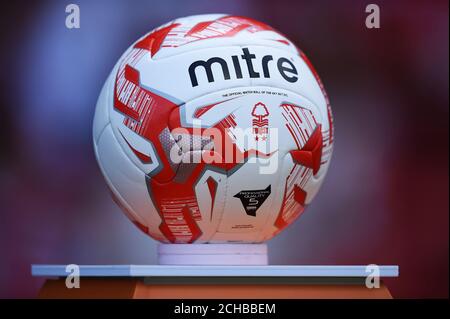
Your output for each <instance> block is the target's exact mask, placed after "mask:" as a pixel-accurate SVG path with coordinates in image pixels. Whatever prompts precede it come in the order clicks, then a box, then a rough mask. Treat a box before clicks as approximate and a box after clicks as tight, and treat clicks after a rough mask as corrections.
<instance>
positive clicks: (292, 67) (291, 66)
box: [277, 58, 298, 83]
mask: <svg viewBox="0 0 450 319" xmlns="http://www.w3.org/2000/svg"><path fill="white" fill-rule="evenodd" d="M283 63H287V64H289V67H286V66H283ZM277 67H278V71H280V74H281V76H282V77H283V78H284V79H285V80H286V81H288V82H291V83H293V82H296V81H297V80H298V77H297V76H296V75H298V73H297V69H296V68H295V65H294V64H293V63H292V62H291V61H289V60H288V59H286V58H279V59H278V62H277ZM286 72H288V73H292V74H295V75H292V76H288V75H286Z"/></svg>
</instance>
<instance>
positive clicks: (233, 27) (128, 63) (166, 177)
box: [93, 15, 333, 243]
mask: <svg viewBox="0 0 450 319" xmlns="http://www.w3.org/2000/svg"><path fill="white" fill-rule="evenodd" d="M93 134H94V147H95V154H96V156H97V160H98V162H99V165H100V168H101V170H102V172H103V175H104V177H105V179H106V182H107V184H108V186H109V188H110V189H111V192H112V194H113V197H114V198H115V200H116V202H117V203H118V204H119V205H120V206H121V207H122V209H123V210H124V212H125V213H126V214H127V216H128V217H129V218H130V219H131V220H132V221H133V222H134V223H135V224H136V225H137V226H138V227H139V228H140V229H141V230H142V231H144V232H145V233H146V234H148V235H150V236H151V237H153V238H154V239H156V240H159V241H161V242H171V243H194V242H195V243H207V242H210V243H221V242H241V243H258V242H263V241H265V240H268V239H270V238H272V237H273V236H275V235H276V234H277V233H278V232H280V231H281V230H283V229H284V228H285V227H286V226H287V225H289V224H291V223H292V222H293V221H294V220H295V219H296V218H297V217H298V216H300V215H301V214H302V212H303V210H304V208H305V207H306V205H308V204H309V203H310V202H311V200H312V199H313V198H314V196H315V195H316V193H317V191H318V189H319V187H320V185H321V183H322V181H323V180H324V177H325V174H326V172H327V168H328V165H329V161H330V157H331V152H332V142H333V126H332V116H331V109H330V105H329V102H328V98H327V96H326V93H325V91H324V89H323V86H322V83H321V82H320V79H319V77H318V76H317V74H316V73H315V71H314V69H313V67H312V65H311V64H310V63H309V61H308V60H307V58H306V57H305V55H304V54H303V53H302V52H301V51H300V50H299V49H298V48H297V47H296V46H295V45H294V44H293V43H292V42H291V41H290V40H289V39H287V38H286V37H284V36H283V35H282V34H280V33H279V32H278V31H276V30H274V29H273V28H271V27H270V26H268V25H266V24H263V23H261V22H258V21H255V20H253V19H249V18H245V17H238V16H229V15H199V16H191V17H186V18H181V19H177V20H174V21H172V22H170V23H168V24H166V25H164V26H161V27H160V28H158V29H155V30H153V31H151V32H150V33H148V34H147V35H145V36H144V37H142V38H141V39H139V40H138V41H137V42H136V43H134V44H133V45H132V46H131V47H130V48H128V50H127V51H126V52H125V53H124V54H123V56H122V57H121V58H120V60H119V62H118V63H117V65H116V66H115V67H114V69H113V70H112V72H111V74H110V76H109V77H108V79H107V81H106V83H105V85H104V87H103V89H102V91H101V93H100V97H99V99H98V102H97V107H96V112H95V119H94V130H93Z"/></svg>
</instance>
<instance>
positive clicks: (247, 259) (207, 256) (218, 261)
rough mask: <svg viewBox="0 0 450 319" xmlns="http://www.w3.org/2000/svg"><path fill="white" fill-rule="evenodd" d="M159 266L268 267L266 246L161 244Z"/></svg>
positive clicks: (159, 247)
mask: <svg viewBox="0 0 450 319" xmlns="http://www.w3.org/2000/svg"><path fill="white" fill-rule="evenodd" d="M158 264H159V265H203V266H205V265H222V266H223V265H241V266H242V265H259V266H263V265H267V264H268V257H267V245H266V244H159V245H158Z"/></svg>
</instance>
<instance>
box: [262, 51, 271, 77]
mask: <svg viewBox="0 0 450 319" xmlns="http://www.w3.org/2000/svg"><path fill="white" fill-rule="evenodd" d="M272 60H273V56H271V55H265V56H264V57H263V59H262V67H263V73H264V77H265V78H270V73H269V67H268V66H267V65H268V64H269V61H272Z"/></svg>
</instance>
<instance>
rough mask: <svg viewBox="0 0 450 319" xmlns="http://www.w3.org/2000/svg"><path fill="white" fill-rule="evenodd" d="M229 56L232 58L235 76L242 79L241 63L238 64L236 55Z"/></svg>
mask: <svg viewBox="0 0 450 319" xmlns="http://www.w3.org/2000/svg"><path fill="white" fill-rule="evenodd" d="M231 58H232V59H233V65H234V71H235V72H236V78H238V79H242V70H241V65H240V64H239V60H238V57H237V55H233V56H232V57H231Z"/></svg>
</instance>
